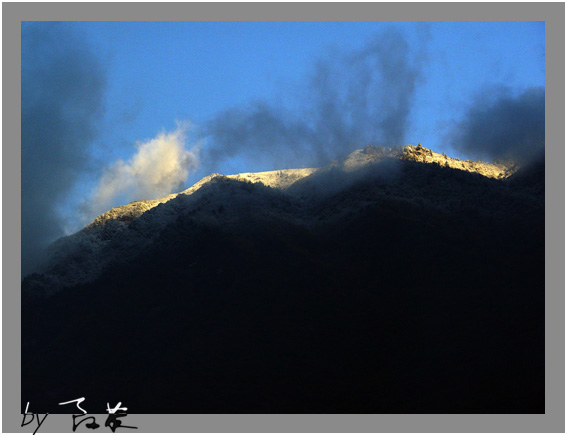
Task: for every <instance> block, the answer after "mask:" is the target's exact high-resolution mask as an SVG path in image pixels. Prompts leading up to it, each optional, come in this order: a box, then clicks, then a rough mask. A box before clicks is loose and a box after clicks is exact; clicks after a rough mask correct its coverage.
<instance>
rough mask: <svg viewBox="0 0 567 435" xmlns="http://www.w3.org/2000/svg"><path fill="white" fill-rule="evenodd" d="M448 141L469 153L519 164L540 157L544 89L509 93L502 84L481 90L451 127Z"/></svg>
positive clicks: (543, 136) (487, 158) (542, 132)
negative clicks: (463, 116) (461, 118)
mask: <svg viewBox="0 0 567 435" xmlns="http://www.w3.org/2000/svg"><path fill="white" fill-rule="evenodd" d="M449 141H450V143H451V145H452V146H453V147H454V148H455V149H457V150H461V151H463V152H465V153H467V154H469V155H471V156H473V157H477V158H482V159H486V160H490V159H500V160H502V159H506V160H508V159H511V160H514V161H516V162H518V163H520V164H522V163H527V162H529V161H531V160H533V159H536V158H540V157H541V156H542V155H543V153H544V147H545V89H544V88H543V87H536V88H530V89H528V90H526V91H524V92H523V93H521V94H519V95H513V94H512V92H511V90H509V89H507V88H505V87H498V88H491V89H487V90H485V91H484V92H483V93H482V94H481V95H480V96H478V97H477V98H476V99H475V101H474V102H473V104H472V105H471V106H470V107H469V108H468V110H467V112H466V115H465V118H464V119H463V120H462V121H460V122H459V123H457V124H456V125H455V127H454V128H453V129H452V132H451V134H450V138H449Z"/></svg>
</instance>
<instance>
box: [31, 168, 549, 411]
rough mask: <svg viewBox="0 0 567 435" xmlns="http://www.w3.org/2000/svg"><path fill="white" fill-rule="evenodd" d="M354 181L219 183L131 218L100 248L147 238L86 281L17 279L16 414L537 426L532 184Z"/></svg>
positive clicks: (423, 172) (538, 287)
mask: <svg viewBox="0 0 567 435" xmlns="http://www.w3.org/2000/svg"><path fill="white" fill-rule="evenodd" d="M365 171H366V172H364V173H362V174H359V175H360V176H358V177H351V176H349V177H347V178H346V179H345V180H346V181H344V182H341V183H339V185H338V186H336V187H335V188H333V189H328V190H327V191H325V190H322V189H321V186H324V185H325V184H328V180H331V179H334V180H336V179H337V173H333V172H330V173H327V174H311V175H309V176H308V177H306V178H303V179H302V180H300V181H301V183H302V184H303V187H302V188H301V189H300V190H298V191H296V192H295V193H293V192H291V193H289V194H288V193H285V192H284V193H282V192H281V191H279V190H275V189H271V188H269V187H266V186H263V185H260V184H250V183H246V182H242V181H237V180H233V179H228V178H226V177H218V178H215V179H212V180H211V181H210V182H208V183H206V184H204V185H203V186H202V187H201V188H200V189H199V190H198V191H197V192H196V193H195V194H198V195H197V196H195V198H197V200H196V199H195V198H193V199H191V202H187V201H189V199H188V197H184V196H183V195H180V196H178V197H176V198H174V199H172V200H171V201H169V202H167V203H165V204H161V205H158V206H157V207H155V208H152V209H151V210H148V211H146V212H145V213H144V214H143V215H142V216H141V217H140V218H139V219H135V220H133V221H132V222H130V223H129V224H128V229H127V231H123V232H120V233H119V234H118V235H116V236H114V237H113V238H112V239H111V240H110V242H109V243H110V246H113V245H114V248H113V249H114V250H121V251H120V252H127V250H125V248H124V246H128V245H127V243H128V242H129V241H131V240H132V237H133V234H140V235H141V236H140V237H149V236H148V234H150V233H149V232H148V228H156V231H155V232H154V233H153V234H151V237H149V238H148V240H149V242H148V243H146V244H144V245H143V248H139V246H140V245H137V244H133V245H132V246H133V247H134V248H135V249H134V248H133V251H131V252H129V253H128V255H126V256H125V257H124V260H123V261H121V262H113V263H111V264H109V265H108V267H106V268H105V269H104V270H103V272H102V273H101V274H100V276H99V277H98V278H96V279H95V280H94V281H92V282H90V283H83V284H79V285H76V286H74V287H72V288H64V289H61V290H60V291H59V292H57V293H56V294H54V295H53V296H51V297H49V298H37V291H38V288H37V280H35V281H33V285H32V281H31V280H28V281H24V283H23V290H24V293H25V296H26V297H25V301H24V305H23V310H22V335H23V343H22V348H23V349H22V373H23V376H22V402H23V404H24V405H23V406H25V403H26V402H28V401H30V402H31V403H32V404H33V405H34V409H38V410H42V411H45V412H47V411H49V412H52V413H54V412H55V413H56V412H65V410H63V409H58V406H57V403H59V402H62V401H66V400H72V399H75V398H77V397H86V398H87V401H86V402H85V404H86V405H87V406H88V408H87V409H88V410H89V412H101V413H102V412H104V407H105V406H106V402H108V401H111V402H112V401H114V402H117V401H121V402H122V403H123V404H124V405H125V406H128V408H129V410H130V412H132V413H160V414H161V413H543V412H544V264H545V263H544V225H543V217H544V213H543V210H544V207H543V205H544V201H543V196H542V195H541V192H543V189H538V188H537V186H536V184H537V183H541V186H543V179H541V177H540V176H537V174H538V173H537V171H536V172H531V171H530V172H529V176H530V177H531V178H530V179H529V181H525V180H524V181H523V180H522V174H521V173H518V174H517V180H516V181H514V182H513V183H512V182H510V181H509V180H496V179H488V178H486V177H483V176H481V175H478V174H475V173H468V172H463V171H459V170H456V169H451V168H448V167H441V166H438V165H425V164H423V163H419V162H415V161H403V162H399V166H397V169H396V170H395V171H394V172H391V173H388V174H389V175H387V176H384V174H385V173H386V172H385V171H381V170H374V171H372V170H369V169H368V168H367V169H365ZM534 173H535V175H534ZM329 174H330V175H329ZM541 174H543V172H541ZM325 177H328V178H325ZM518 180H519V181H518ZM292 187H293V186H292ZM290 189H291V188H290ZM195 194H193V195H195ZM235 198H236V200H235ZM193 201H196V202H193ZM173 210H175V213H174V212H173ZM164 214H167V215H168V216H170V218H168V219H166V220H164V219H163V216H164ZM152 216H153V217H152ZM158 217H159V221H160V222H162V225H159V226H156V227H147V225H150V223H153V222H156V219H158ZM30 287H34V291H33V292H32V291H31V290H30ZM59 408H60V407H59Z"/></svg>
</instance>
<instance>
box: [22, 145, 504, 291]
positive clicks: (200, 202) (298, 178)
mask: <svg viewBox="0 0 567 435" xmlns="http://www.w3.org/2000/svg"><path fill="white" fill-rule="evenodd" d="M409 162H417V163H424V164H428V165H435V166H438V167H439V168H451V169H457V170H460V171H464V172H468V173H472V174H479V175H482V176H483V177H486V178H492V179H505V178H507V177H509V176H510V175H511V174H512V173H513V170H512V169H511V168H509V167H506V166H504V165H496V164H490V163H484V162H472V161H461V160H459V159H455V158H451V157H447V156H446V155H444V154H439V153H435V152H433V151H431V150H429V149H427V148H424V147H422V146H421V145H418V146H416V147H415V146H412V145H407V146H405V147H399V148H384V147H372V146H370V147H366V148H364V149H360V150H356V151H354V152H353V153H351V154H350V155H348V156H346V157H345V158H343V159H340V160H337V161H333V162H331V163H330V164H329V165H327V166H325V167H322V168H303V169H282V170H277V171H267V172H257V173H241V174H236V175H221V174H211V175H209V176H207V177H205V178H203V179H202V180H200V181H199V182H197V183H195V184H194V185H193V186H191V187H190V188H188V189H186V190H184V191H182V192H180V193H177V194H170V195H167V196H164V197H162V198H159V199H154V200H144V201H135V202H132V203H130V204H126V205H123V206H120V207H116V208H113V209H111V210H109V211H108V212H106V213H103V214H102V215H100V216H99V217H97V218H96V219H95V220H94V221H93V222H92V223H90V224H89V225H87V226H86V227H85V228H84V229H83V230H81V231H79V232H78V233H76V234H73V235H71V236H68V237H64V238H62V239H59V240H58V241H56V242H55V243H54V244H53V245H52V246H51V247H50V255H49V261H48V262H47V263H46V264H45V265H44V266H43V268H42V270H40V273H39V274H35V275H33V276H32V277H30V278H29V284H31V287H41V288H44V289H46V291H47V292H48V293H51V292H53V291H57V290H58V289H60V288H65V287H71V286H74V285H77V284H81V283H85V282H90V281H92V280H93V279H95V278H96V277H97V276H99V275H100V273H101V272H102V271H103V270H104V268H105V267H106V266H107V265H108V264H110V263H113V262H126V261H130V260H131V259H133V258H135V257H136V255H138V254H139V253H140V252H142V251H143V250H144V249H145V248H146V247H147V246H148V245H150V244H151V243H153V242H154V241H155V240H156V238H159V234H160V231H162V230H163V229H164V228H165V227H166V226H167V225H169V224H171V223H172V222H174V221H176V220H177V219H179V218H181V217H183V216H188V215H191V216H194V218H196V219H198V220H199V221H200V222H203V223H204V222H208V221H215V222H223V223H224V224H230V223H231V222H233V223H234V222H239V221H240V219H241V218H242V216H244V215H246V214H249V213H250V211H251V210H256V213H258V214H262V215H266V216H268V215H270V214H279V216H280V217H281V216H286V217H287V218H288V219H290V220H291V221H296V222H298V223H301V224H302V225H307V226H309V225H312V224H313V222H314V221H316V222H320V220H321V219H322V218H323V217H322V216H320V215H318V214H317V213H316V212H315V213H314V212H313V210H314V206H315V205H316V204H318V203H319V202H320V201H321V200H322V199H324V198H327V197H328V196H329V195H332V194H336V193H338V192H340V191H342V190H344V189H346V188H347V187H348V186H350V185H353V184H355V183H357V182H360V181H361V180H365V179H366V180H369V179H382V180H385V181H386V182H387V184H389V185H390V188H391V189H393V191H392V194H393V195H398V196H399V197H400V198H405V199H407V200H416V201H421V200H424V199H425V198H427V197H431V195H430V194H427V193H425V194H424V192H421V189H419V188H418V187H415V186H411V185H410V184H408V183H406V182H403V183H399V181H400V177H401V174H400V171H401V170H402V167H403V165H404V163H406V164H407V163H409ZM403 178H408V177H407V175H406V176H405V177H403ZM251 184H252V185H253V186H251ZM252 190H253V191H254V195H253V196H250V195H249V193H250V192H251V191H252ZM431 200H432V201H433V202H439V204H437V206H442V207H443V206H444V207H448V206H450V204H449V203H446V201H447V198H445V197H442V196H439V197H438V198H437V200H436V199H435V198H434V197H431ZM441 203H442V204H441ZM282 204H285V207H283V208H284V210H282ZM288 206H289V207H290V208H289V209H287V207H288ZM350 206H356V205H352V204H351V205H349V207H350ZM219 209H223V210H226V211H227V212H226V213H220V212H219V213H217V212H216V211H217V210H219ZM195 214H197V215H196V216H195Z"/></svg>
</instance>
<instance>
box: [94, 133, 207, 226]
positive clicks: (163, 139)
mask: <svg viewBox="0 0 567 435" xmlns="http://www.w3.org/2000/svg"><path fill="white" fill-rule="evenodd" d="M188 130H189V124H187V123H178V125H177V128H176V129H175V130H174V131H172V132H170V133H165V132H162V133H160V134H158V135H157V136H156V137H155V138H153V139H151V140H149V141H146V142H142V143H139V144H138V145H137V151H136V154H135V155H134V156H133V157H132V158H131V159H130V160H129V161H128V162H124V161H122V160H118V161H117V162H115V163H114V164H113V165H111V166H110V167H108V168H106V169H105V171H104V172H103V175H102V177H101V179H100V182H99V184H98V186H97V188H96V190H95V192H94V194H93V195H92V197H91V198H90V199H89V200H88V202H87V203H86V204H85V205H84V206H83V209H84V211H85V210H86V215H87V217H88V219H89V220H90V219H92V218H93V217H95V216H97V215H98V214H100V213H102V212H105V211H107V210H109V209H110V208H111V207H112V206H114V205H115V203H116V202H117V200H121V202H122V203H125V202H131V201H135V200H142V199H153V198H159V197H161V196H165V195H167V194H169V193H171V192H172V191H174V190H175V189H179V188H181V187H182V186H183V184H184V183H185V181H186V180H187V177H188V175H189V173H190V172H192V171H195V170H197V169H198V167H199V150H200V146H199V145H198V144H197V145H195V146H193V147H192V148H191V149H190V150H188V149H186V145H185V143H186V139H187V132H188Z"/></svg>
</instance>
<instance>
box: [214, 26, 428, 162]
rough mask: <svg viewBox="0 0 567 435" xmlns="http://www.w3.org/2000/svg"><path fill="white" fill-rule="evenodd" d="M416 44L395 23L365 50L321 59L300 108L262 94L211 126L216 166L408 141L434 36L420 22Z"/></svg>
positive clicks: (304, 158)
mask: <svg viewBox="0 0 567 435" xmlns="http://www.w3.org/2000/svg"><path fill="white" fill-rule="evenodd" d="M417 33H418V34H419V35H420V38H421V39H420V41H421V42H420V44H419V46H416V47H412V46H410V44H409V43H408V41H407V39H406V37H405V35H404V34H403V33H402V32H401V31H399V30H398V29H395V28H390V29H389V30H387V31H385V32H383V33H380V34H378V35H376V36H375V37H374V38H373V39H372V40H370V41H369V42H368V43H367V44H366V45H365V46H364V47H363V48H362V49H359V50H356V51H353V52H348V53H344V52H338V51H334V52H332V53H330V54H329V55H327V56H326V57H324V58H320V59H319V60H318V61H317V62H315V64H314V66H313V68H312V71H311V74H310V76H309V77H308V79H307V80H306V84H305V86H303V90H304V94H303V97H302V98H301V101H299V102H298V104H296V106H297V107H299V109H298V108H297V107H296V108H294V109H290V108H285V107H281V106H276V105H274V104H270V103H269V102H267V101H256V102H254V103H252V104H250V105H248V106H246V107H237V108H233V109H230V110H227V111H225V112H223V113H221V114H219V115H218V116H216V117H215V118H214V119H212V120H211V121H210V122H209V123H207V124H206V125H205V126H204V134H205V136H206V137H207V140H208V145H207V149H206V152H205V156H204V159H203V160H204V162H206V164H207V167H208V168H209V167H210V168H211V169H213V168H215V167H217V166H218V165H219V163H220V162H222V161H223V160H225V159H230V158H232V157H234V156H242V157H244V158H246V159H247V160H249V161H252V162H262V163H263V164H264V165H265V167H266V168H267V167H270V166H272V167H273V168H274V169H275V168H276V167H282V165H283V166H311V165H321V164H325V163H327V162H328V161H329V160H332V159H335V158H338V157H340V156H342V155H344V154H346V153H348V152H350V151H353V150H354V149H356V148H360V147H362V146H365V145H368V144H370V143H372V144H381V145H387V146H393V145H402V144H403V142H404V139H405V134H406V130H407V128H408V124H409V116H410V112H411V107H412V103H413V100H414V96H415V91H416V87H417V85H418V82H419V80H420V78H421V72H422V69H423V66H424V61H425V59H426V57H425V52H426V46H427V43H428V41H429V38H430V35H429V30H428V28H427V26H418V28H417Z"/></svg>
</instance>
